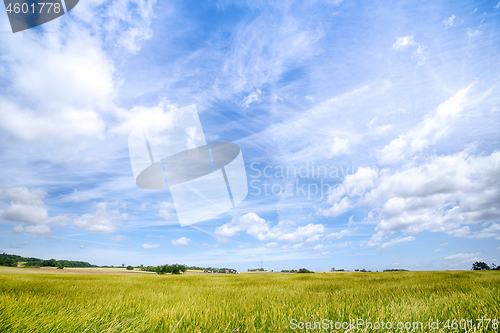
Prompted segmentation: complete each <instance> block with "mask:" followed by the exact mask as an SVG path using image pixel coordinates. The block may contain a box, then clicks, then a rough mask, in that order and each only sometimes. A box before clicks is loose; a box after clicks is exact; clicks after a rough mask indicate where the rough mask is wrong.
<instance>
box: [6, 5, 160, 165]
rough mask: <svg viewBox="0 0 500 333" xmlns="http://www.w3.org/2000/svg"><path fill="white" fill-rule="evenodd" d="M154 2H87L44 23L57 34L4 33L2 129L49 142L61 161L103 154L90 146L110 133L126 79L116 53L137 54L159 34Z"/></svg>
mask: <svg viewBox="0 0 500 333" xmlns="http://www.w3.org/2000/svg"><path fill="white" fill-rule="evenodd" d="M154 4H155V1H154V0H153V1H147V0H119V1H113V2H103V1H85V2H80V4H79V5H78V7H76V8H75V10H73V11H72V12H71V15H70V16H71V19H70V20H53V21H51V22H49V23H47V24H45V25H43V26H42V27H41V28H42V29H47V30H53V31H55V33H47V34H19V35H18V36H17V38H10V37H11V36H8V35H1V36H0V44H1V45H2V50H1V51H0V62H2V68H1V69H0V79H1V80H2V82H3V83H4V84H3V86H2V89H3V91H4V92H5V93H4V94H3V96H2V97H0V131H1V132H4V133H6V134H7V135H9V136H10V137H11V138H15V139H17V140H18V141H28V142H29V143H32V142H36V144H43V145H45V146H46V147H47V148H49V149H52V150H54V152H51V153H48V154H47V156H49V158H50V159H52V160H55V161H57V162H66V163H76V162H89V161H91V160H94V159H95V157H93V155H96V154H99V152H98V150H91V149H89V148H90V147H92V146H93V145H96V144H99V141H100V140H102V139H103V138H104V137H105V136H106V121H105V119H110V118H112V115H111V116H110V113H111V114H112V112H113V111H114V110H116V109H117V108H118V107H117V106H116V105H115V103H114V99H115V96H116V95H117V90H118V88H119V87H120V85H121V84H122V82H123V79H122V78H121V77H119V76H118V75H117V72H116V70H115V66H114V62H113V60H112V58H113V55H116V54H120V55H122V54H127V53H133V52H136V51H137V50H139V48H140V46H141V44H142V41H143V40H146V39H148V38H150V37H151V34H152V33H151V29H150V23H151V20H152V18H153V5H154ZM18 143H19V144H21V143H20V142H18ZM83 151H85V152H86V153H87V154H83ZM89 152H90V153H89Z"/></svg>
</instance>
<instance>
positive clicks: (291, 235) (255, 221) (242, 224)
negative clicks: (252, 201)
mask: <svg viewBox="0 0 500 333" xmlns="http://www.w3.org/2000/svg"><path fill="white" fill-rule="evenodd" d="M240 232H245V233H247V234H248V235H251V236H253V237H255V238H257V239H258V240H260V241H265V240H283V241H288V242H302V241H305V242H306V243H313V242H316V241H318V240H320V239H321V238H322V236H323V235H322V234H323V233H324V232H325V227H324V226H323V225H322V224H312V223H310V224H308V225H306V226H299V227H296V226H295V225H294V224H293V223H292V222H291V221H287V220H285V221H281V222H279V223H278V224H277V225H276V226H274V227H272V226H271V222H268V221H266V220H264V219H263V218H261V217H260V216H258V215H257V214H255V213H248V214H246V215H243V216H242V217H239V218H236V217H235V218H233V219H232V220H231V222H228V223H226V224H223V225H222V226H220V227H217V228H216V229H215V234H216V235H217V236H219V237H233V236H235V235H237V234H239V233H240Z"/></svg>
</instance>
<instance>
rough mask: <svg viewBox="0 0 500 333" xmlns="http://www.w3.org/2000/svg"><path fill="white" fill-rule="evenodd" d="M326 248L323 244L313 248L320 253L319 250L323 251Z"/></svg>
mask: <svg viewBox="0 0 500 333" xmlns="http://www.w3.org/2000/svg"><path fill="white" fill-rule="evenodd" d="M324 247H325V246H324V245H323V244H318V245H316V246H315V247H313V250H314V251H318V250H321V249H322V248H324Z"/></svg>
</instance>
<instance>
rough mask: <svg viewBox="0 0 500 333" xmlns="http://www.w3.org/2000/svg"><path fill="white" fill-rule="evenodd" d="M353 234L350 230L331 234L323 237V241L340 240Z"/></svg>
mask: <svg viewBox="0 0 500 333" xmlns="http://www.w3.org/2000/svg"><path fill="white" fill-rule="evenodd" d="M352 232H353V230H350V229H344V230H342V231H339V232H332V233H331V234H328V235H326V236H325V239H341V238H342V237H344V236H347V235H350V234H351V233H352Z"/></svg>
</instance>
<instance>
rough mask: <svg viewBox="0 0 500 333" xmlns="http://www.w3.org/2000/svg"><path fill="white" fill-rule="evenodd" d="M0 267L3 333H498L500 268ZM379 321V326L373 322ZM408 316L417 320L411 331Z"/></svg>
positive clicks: (0, 309) (410, 320)
mask: <svg viewBox="0 0 500 333" xmlns="http://www.w3.org/2000/svg"><path fill="white" fill-rule="evenodd" d="M13 270H17V271H13ZM0 273H3V274H0V332H199V331H201V332H285V331H288V332H293V331H304V332H305V331H307V332H311V331H323V332H326V331H329V330H331V329H333V330H335V325H337V328H340V331H342V332H345V331H350V332H363V331H374V332H396V331H397V332H400V331H407V330H408V331H412V330H413V331H422V332H441V331H448V329H447V328H444V325H446V320H447V319H450V321H449V322H448V326H450V327H451V326H452V325H455V324H456V325H455V326H453V327H459V325H460V323H461V325H462V327H464V322H465V323H466V325H465V326H468V325H469V324H470V325H473V326H475V328H476V331H477V332H481V331H488V332H498V331H499V329H498V326H496V327H497V328H496V329H495V328H494V327H495V320H494V319H500V272H499V271H469V272H467V271H465V272H387V273H357V272H356V273H354V272H346V273H337V272H335V273H314V274H239V275H209V274H207V275H205V274H198V275H195V274H193V275H189V274H187V275H182V276H174V275H164V276H160V275H153V274H71V273H62V272H60V273H59V274H55V273H52V274H45V273H43V272H40V273H34V274H25V272H24V271H23V270H22V269H18V268H12V269H11V270H10V271H9V273H10V274H5V273H6V272H0ZM453 319H457V321H456V322H453ZM461 319H465V321H462V322H460V320H461ZM471 319H472V320H474V321H471ZM476 319H485V320H483V321H477V320H476ZM486 319H493V320H490V321H488V320H486ZM360 320H362V321H363V325H361V326H356V324H359V323H361V322H360ZM467 320H469V321H467ZM382 321H383V322H384V324H383V325H384V328H382V327H380V326H379V329H376V328H375V327H374V326H373V325H375V324H376V323H378V324H379V325H382ZM429 321H430V322H429ZM437 321H438V322H437ZM349 322H350V323H351V324H352V323H354V324H353V325H350V324H349ZM368 322H370V323H371V325H372V329H369V328H368V329H367V328H366V326H367V325H369V324H368ZM388 322H390V323H391V325H392V329H387V325H388ZM415 322H416V323H419V322H421V323H422V325H421V326H419V324H417V327H411V329H408V324H409V325H414V324H413V323H415ZM314 323H317V324H316V329H315V330H306V328H308V327H314ZM318 323H319V324H321V325H322V326H318V325H319V324H318ZM398 323H401V324H400V326H399V327H400V328H401V325H403V326H404V325H406V328H403V329H402V330H399V329H398V328H397V325H398ZM430 323H432V325H434V326H432V328H429V325H430ZM436 324H437V326H436ZM480 324H481V327H480V328H479V325H480ZM486 324H488V325H489V327H488V329H487V330H485V326H486ZM326 325H328V328H327V329H325V327H326ZM339 325H340V326H342V325H343V328H342V327H340V326H339ZM348 325H350V326H348ZM497 325H498V324H497ZM492 327H493V329H492ZM434 328H438V329H434ZM469 328H471V331H473V329H474V327H472V326H469ZM450 331H451V330H450ZM458 331H462V332H463V331H464V330H463V329H459V330H458ZM467 331H469V329H467Z"/></svg>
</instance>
